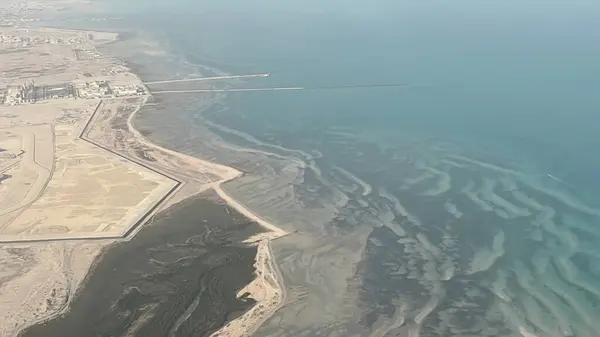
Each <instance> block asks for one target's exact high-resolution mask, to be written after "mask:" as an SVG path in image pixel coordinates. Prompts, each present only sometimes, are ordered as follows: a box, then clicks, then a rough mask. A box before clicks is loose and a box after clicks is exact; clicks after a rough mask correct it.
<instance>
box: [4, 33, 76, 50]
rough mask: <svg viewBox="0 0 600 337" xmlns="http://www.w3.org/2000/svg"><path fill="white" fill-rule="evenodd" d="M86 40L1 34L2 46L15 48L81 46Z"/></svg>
mask: <svg viewBox="0 0 600 337" xmlns="http://www.w3.org/2000/svg"><path fill="white" fill-rule="evenodd" d="M84 42H85V40H84V39H82V38H79V37H72V38H68V39H63V38H60V37H56V38H55V37H44V36H33V37H23V36H19V35H13V34H6V33H0V44H5V45H6V44H10V45H15V46H21V47H27V46H33V45H39V44H68V45H72V44H81V43H84Z"/></svg>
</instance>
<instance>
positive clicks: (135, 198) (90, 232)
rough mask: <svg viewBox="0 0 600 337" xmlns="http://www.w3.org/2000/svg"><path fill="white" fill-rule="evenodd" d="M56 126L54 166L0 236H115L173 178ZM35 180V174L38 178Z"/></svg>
mask: <svg viewBox="0 0 600 337" xmlns="http://www.w3.org/2000/svg"><path fill="white" fill-rule="evenodd" d="M77 130H78V128H77V127H76V126H75V125H73V124H59V125H56V127H55V149H54V150H55V156H56V159H55V167H54V173H53V176H52V178H51V179H50V181H49V182H48V184H47V187H46V189H45V191H44V193H43V195H42V196H41V198H39V199H38V200H37V201H36V202H34V203H33V204H32V205H31V206H29V207H27V209H25V210H23V211H22V213H21V214H20V215H19V216H18V217H17V218H16V219H14V220H12V221H11V222H10V223H9V224H7V225H6V226H5V227H4V228H3V229H2V231H1V232H0V241H8V240H19V239H22V240H30V239H46V238H47V239H66V238H84V237H90V238H94V237H114V236H120V235H123V234H124V233H126V232H127V230H128V229H129V228H130V227H131V226H133V225H135V224H136V223H137V222H138V220H139V219H140V218H141V217H143V216H144V215H145V214H146V213H147V212H148V211H149V210H150V209H151V208H152V207H153V206H154V205H155V204H156V203H158V202H159V201H160V200H161V199H162V198H163V197H164V196H165V195H166V194H167V193H169V192H170V191H171V189H172V188H173V187H174V186H175V184H176V182H175V181H173V180H171V179H169V178H166V177H164V176H162V175H159V174H157V173H154V172H152V171H150V170H148V169H145V168H143V167H141V166H139V165H137V164H134V163H131V162H129V161H127V160H124V159H122V158H120V157H118V156H116V155H114V154H112V153H110V152H108V151H105V150H102V149H99V148H97V147H95V146H93V145H91V144H88V143H86V142H84V141H82V140H78V139H77ZM38 180H39V179H38Z"/></svg>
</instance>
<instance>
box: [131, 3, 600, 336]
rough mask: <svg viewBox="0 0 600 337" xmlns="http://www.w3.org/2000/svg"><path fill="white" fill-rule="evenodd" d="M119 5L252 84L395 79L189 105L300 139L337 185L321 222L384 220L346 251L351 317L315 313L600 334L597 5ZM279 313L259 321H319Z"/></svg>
mask: <svg viewBox="0 0 600 337" xmlns="http://www.w3.org/2000/svg"><path fill="white" fill-rule="evenodd" d="M122 10H123V11H124V13H125V14H124V15H125V16H126V17H128V20H129V22H130V24H131V25H137V26H139V27H144V29H147V30H150V31H153V32H154V33H155V34H156V36H158V37H159V38H161V39H162V40H163V41H164V42H167V41H168V45H169V46H170V47H171V48H172V50H173V51H174V52H176V53H178V54H179V55H180V56H181V57H182V58H183V59H185V60H186V61H187V62H191V63H195V64H198V65H202V66H204V67H210V68H214V70H215V71H219V72H227V73H233V74H247V73H255V72H271V73H272V75H271V76H270V77H269V78H266V79H261V80H256V81H254V80H252V81H250V80H249V81H246V82H245V84H244V85H245V86H247V87H265V88H266V87H282V86H284V87H285V86H291V87H296V86H301V87H320V86H336V85H360V84H364V85H368V84H406V85H408V87H405V88H398V87H394V88H392V87H388V88H381V87H379V88H354V89H344V90H304V91H293V92H255V93H237V94H230V95H228V96H227V97H226V99H225V100H224V101H223V102H222V104H221V109H218V110H215V111H212V112H205V113H203V115H202V118H203V119H206V120H209V121H210V122H211V123H213V124H215V125H222V126H224V127H221V128H215V129H214V130H213V131H215V132H216V133H219V134H221V135H222V136H223V137H225V138H226V139H227V137H229V139H231V140H232V141H236V140H237V141H241V140H243V139H241V138H239V137H237V138H236V137H235V136H234V135H232V133H231V132H228V131H227V130H230V129H235V130H238V131H240V132H243V133H245V134H248V135H251V136H252V137H254V138H256V139H258V140H259V141H260V142H262V143H258V142H254V143H252V142H250V143H248V142H246V144H244V145H245V146H251V147H257V148H262V149H268V150H270V151H274V149H275V147H274V146H273V145H277V146H280V147H282V148H288V149H295V150H299V151H301V152H298V153H302V154H303V155H302V156H301V159H302V160H304V161H306V163H308V165H309V167H311V168H313V169H314V172H312V173H310V177H311V178H310V179H312V180H314V181H317V183H314V184H315V185H318V184H322V185H323V186H326V188H327V189H330V190H336V191H338V192H340V193H343V194H344V195H345V196H347V197H348V199H349V200H350V201H348V203H347V204H346V205H344V206H343V207H342V209H341V211H340V213H339V214H342V215H343V216H338V221H337V222H336V223H334V224H332V226H339V227H340V228H343V229H344V230H352V229H355V228H358V227H360V226H366V225H369V226H370V225H371V224H372V223H375V222H376V223H378V224H379V225H378V226H375V229H374V230H373V232H372V234H371V235H370V236H369V240H368V243H367V246H366V250H365V251H366V253H365V255H364V258H363V260H362V262H361V264H360V271H361V273H362V274H361V275H362V278H361V282H362V283H361V286H360V291H359V301H358V303H357V304H356V306H357V307H358V308H359V309H360V312H362V313H363V314H357V316H360V317H359V319H356V316H352V318H347V317H339V318H338V319H337V321H336V322H330V321H326V320H325V318H323V319H324V321H322V322H313V327H312V328H311V329H317V328H321V329H322V330H323V331H325V330H327V329H333V328H331V327H332V326H335V328H336V329H341V325H342V323H340V322H342V321H344V320H347V321H351V320H353V319H355V320H358V321H359V322H360V324H361V325H362V326H363V327H365V328H366V329H371V331H376V330H377V329H379V328H381V327H382V326H387V329H388V330H386V331H387V332H385V333H384V334H383V335H388V336H417V335H419V334H420V336H462V337H464V336H519V335H524V333H531V334H534V335H535V336H539V337H542V336H578V337H584V336H585V337H595V336H597V331H600V325H599V324H598V322H597V317H599V315H600V263H599V261H600V260H599V259H600V248H598V247H600V194H599V193H598V191H597V190H598V186H600V151H598V149H597V146H598V144H600V117H598V112H599V107H600V104H599V103H600V99H599V97H600V96H599V92H600V62H598V60H599V56H600V45H599V44H598V43H597V41H599V39H600V4H598V3H597V2H594V1H583V0H578V1H571V2H561V1H545V2H535V1H512V0H511V1H503V2H499V1H495V2H493V1H465V0H461V1H453V2H445V3H442V2H433V1H385V0H377V1H371V2H364V1H362V2H359V1H329V2H320V1H302V2H301V1H285V2H283V1H266V0H261V1H252V2H242V1H232V0H226V1H219V2H192V1H188V2H184V1H180V2H169V3H163V4H154V5H147V6H146V7H135V6H131V8H130V9H128V8H126V9H122ZM189 118H190V120H194V119H199V117H198V115H195V114H193V113H191V114H190V116H189ZM246 140H247V139H246ZM264 143H268V144H271V145H265V144H264ZM284 153H285V152H284ZM305 180H309V174H308V173H307V176H306V177H305ZM352 184H354V185H356V186H355V188H349V187H348V185H352ZM297 188H298V189H299V190H301V189H302V187H301V186H299V187H297ZM284 274H285V271H284ZM399 303H401V305H400V304H399ZM357 311H359V310H357ZM361 315H362V316H361ZM283 322H284V321H283ZM394 322H395V323H394ZM398 322H401V323H398ZM277 324H278V323H273V321H271V322H267V324H266V325H265V328H264V329H263V330H261V333H262V334H263V335H268V334H269V333H271V334H274V335H289V336H294V335H300V334H301V333H308V332H307V331H313V332H314V330H308V328H302V327H301V326H292V325H289V326H285V324H286V323H285V322H284V323H281V326H285V329H284V330H285V333H283V332H281V331H279V330H277V328H276V327H274V326H276V325H277ZM278 331H279V332H278ZM377 331H379V330H377ZM348 335H349V334H348Z"/></svg>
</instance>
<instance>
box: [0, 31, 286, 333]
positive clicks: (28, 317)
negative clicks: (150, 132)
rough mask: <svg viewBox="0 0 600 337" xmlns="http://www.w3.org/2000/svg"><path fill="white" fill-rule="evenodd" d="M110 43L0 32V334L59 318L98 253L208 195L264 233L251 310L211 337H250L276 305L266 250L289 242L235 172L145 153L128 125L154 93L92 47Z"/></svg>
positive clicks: (275, 275)
mask: <svg viewBox="0 0 600 337" xmlns="http://www.w3.org/2000/svg"><path fill="white" fill-rule="evenodd" d="M116 39H117V34H114V33H105V32H97V31H74V30H59V29H50V28H28V29H22V27H18V26H7V27H1V28H0V72H1V73H2V74H3V76H1V77H0V101H1V103H2V105H0V169H1V171H0V270H1V271H0V322H2V325H1V326H0V336H1V337H8V336H15V335H17V334H18V333H19V331H21V330H22V329H23V328H25V327H28V326H30V325H33V324H35V323H38V322H40V321H43V320H48V319H51V318H53V317H55V316H57V315H59V314H61V313H64V312H66V311H68V308H69V303H70V301H71V300H72V298H73V297H74V296H77V291H78V289H79V288H81V287H82V286H83V284H82V280H83V279H84V277H85V276H86V274H87V272H88V270H89V269H90V267H91V265H92V264H93V262H94V260H95V259H97V258H99V256H100V255H99V254H100V252H101V251H102V249H104V248H106V247H108V245H110V244H112V243H114V242H117V241H127V240H129V239H131V238H132V237H133V236H134V235H136V233H137V232H138V231H140V230H141V229H142V228H143V227H144V226H147V225H149V223H151V222H152V219H153V216H154V215H155V214H156V213H158V212H160V211H162V210H165V209H166V208H167V207H169V206H171V205H174V204H175V203H177V202H180V201H182V200H184V199H186V198H189V197H191V196H194V195H197V194H199V193H201V192H204V191H207V190H210V189H212V190H214V191H215V192H216V194H217V195H218V196H219V197H220V198H221V199H222V201H224V202H225V203H227V204H228V205H229V206H231V207H232V208H234V209H235V210H237V211H238V212H239V213H241V214H243V215H244V216H246V217H247V218H248V219H250V220H251V221H254V222H256V223H258V224H259V225H260V226H262V227H264V232H263V233H261V234H258V235H255V236H253V237H251V238H249V239H248V240H247V241H246V242H247V243H250V244H253V245H256V246H257V252H258V254H257V256H256V258H255V270H256V271H255V279H254V281H252V282H251V283H250V284H248V285H247V286H246V287H245V288H244V289H240V291H239V294H238V296H242V294H243V295H244V296H246V297H250V298H252V299H254V300H255V301H256V304H255V305H254V306H253V307H252V308H251V309H250V310H248V311H247V312H245V313H244V314H243V315H242V316H241V317H239V318H237V319H235V320H233V321H230V322H229V323H228V324H227V325H226V326H224V327H222V328H221V329H220V330H219V331H217V332H215V333H214V334H213V335H214V336H248V335H250V334H252V332H253V331H254V330H255V329H256V328H257V327H258V326H259V325H260V324H261V323H262V322H264V321H265V320H266V319H267V318H268V317H270V316H271V315H272V314H273V312H274V311H275V310H277V308H278V307H279V306H280V305H281V304H282V303H283V301H284V297H285V292H284V290H283V286H282V283H281V282H282V281H281V276H280V275H279V271H278V269H277V267H276V265H275V263H274V261H273V258H272V254H271V250H270V245H269V242H270V241H271V240H273V239H275V238H278V237H281V236H283V235H285V234H286V232H285V231H283V230H281V229H279V228H278V227H276V226H274V225H273V224H271V223H269V222H268V221H266V220H264V219H262V218H260V217H259V216H257V215H256V214H255V213H253V212H252V211H251V210H250V209H248V208H247V207H245V206H244V205H242V204H240V203H239V202H238V201H236V200H235V199H234V198H232V197H231V196H230V194H228V193H227V192H226V191H225V190H224V189H223V188H222V187H221V185H222V183H224V182H226V181H229V180H231V179H235V178H236V177H238V176H240V175H241V174H242V173H241V172H240V171H238V170H236V169H234V168H232V167H228V166H224V165H219V164H216V163H212V162H209V161H206V160H202V159H200V158H195V157H192V156H188V155H184V154H181V153H178V152H176V151H173V150H171V149H167V148H165V147H161V146H158V145H155V144H153V143H151V142H150V141H149V140H147V139H146V138H145V137H144V136H143V135H142V134H141V133H140V132H139V131H137V130H136V129H135V128H134V123H133V119H134V117H135V115H136V113H138V112H139V111H140V109H141V107H142V106H144V104H146V103H147V102H148V100H149V99H151V93H150V92H149V90H148V89H147V87H146V86H145V84H144V82H143V81H142V80H141V79H140V78H138V76H136V75H135V74H133V73H132V72H131V70H130V69H129V68H128V67H127V66H126V65H125V64H124V63H123V62H122V61H120V60H118V59H116V58H113V57H110V56H108V55H102V54H101V53H100V52H99V51H98V50H97V47H98V46H99V45H101V44H105V43H110V42H113V41H115V40H116Z"/></svg>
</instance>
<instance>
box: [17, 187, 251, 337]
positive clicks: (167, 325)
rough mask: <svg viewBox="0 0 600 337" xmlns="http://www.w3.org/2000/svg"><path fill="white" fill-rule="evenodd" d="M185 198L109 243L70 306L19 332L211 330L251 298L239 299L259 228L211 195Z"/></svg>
mask: <svg viewBox="0 0 600 337" xmlns="http://www.w3.org/2000/svg"><path fill="white" fill-rule="evenodd" d="M210 198H211V199H212V200H211V199H208V198H206V197H205V198H193V199H188V200H185V201H183V202H181V203H179V204H177V205H174V206H172V207H171V208H169V209H168V210H166V211H164V212H162V213H161V214H159V215H158V216H157V218H156V220H155V221H154V223H153V224H151V225H148V226H147V227H146V228H144V229H142V230H141V231H140V233H138V234H137V235H136V236H135V237H134V238H133V239H132V240H131V241H129V242H123V243H117V244H115V245H113V246H111V247H109V248H108V249H107V250H106V251H105V253H104V254H103V255H102V256H101V258H100V259H99V260H98V261H97V263H96V264H95V266H94V267H93V270H92V271H91V272H90V274H88V277H87V279H86V281H85V283H84V285H83V287H82V288H81V289H80V290H79V291H78V293H77V294H76V295H75V298H74V299H73V302H72V303H71V307H70V309H69V311H68V312H67V313H65V314H64V315H62V316H60V317H57V318H56V319H53V320H50V321H48V322H46V323H42V324H38V325H36V326H33V327H31V328H29V329H28V330H26V331H24V332H23V333H22V334H21V335H22V336H23V337H38V336H40V337H42V336H43V337H48V336H61V337H70V336H72V337H81V336H90V337H91V336H161V337H163V336H208V335H210V334H211V333H212V332H214V331H216V330H217V329H219V328H220V327H221V326H222V325H224V324H225V323H226V322H228V321H230V320H232V319H234V318H236V317H238V316H240V315H241V314H242V313H243V312H244V311H245V310H247V309H249V308H250V307H251V306H252V305H253V304H254V301H253V300H251V299H247V298H243V299H238V298H236V294H237V292H238V291H239V290H240V289H241V288H243V287H244V286H245V285H246V284H248V283H249V282H250V281H251V280H252V278H253V272H254V268H253V263H254V257H255V254H256V248H255V247H250V246H248V245H247V244H243V243H241V242H242V241H243V240H244V239H246V238H248V237H249V236H250V235H252V234H255V233H257V232H259V231H260V227H259V226H258V225H257V224H255V223H253V222H250V221H248V219H246V218H245V217H244V216H242V215H241V214H239V213H237V212H236V211H235V210H233V209H232V208H229V207H228V206H225V205H223V204H220V203H219V202H216V201H213V200H216V197H210Z"/></svg>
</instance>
